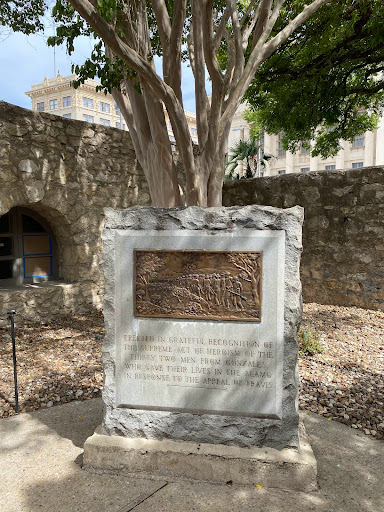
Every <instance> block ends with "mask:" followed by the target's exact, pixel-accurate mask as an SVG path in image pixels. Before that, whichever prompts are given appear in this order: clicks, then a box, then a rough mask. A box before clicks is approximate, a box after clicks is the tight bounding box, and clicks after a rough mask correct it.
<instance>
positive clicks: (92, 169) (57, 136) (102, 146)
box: [0, 102, 149, 313]
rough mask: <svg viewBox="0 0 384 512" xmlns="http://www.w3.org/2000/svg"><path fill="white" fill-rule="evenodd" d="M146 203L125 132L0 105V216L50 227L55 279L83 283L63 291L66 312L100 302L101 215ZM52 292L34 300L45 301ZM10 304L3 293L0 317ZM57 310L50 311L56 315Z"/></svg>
mask: <svg viewBox="0 0 384 512" xmlns="http://www.w3.org/2000/svg"><path fill="white" fill-rule="evenodd" d="M148 203H149V193H148V188H147V185H146V182H145V179H144V176H143V172H142V170H141V168H139V167H138V164H137V162H136V159H135V155H134V151H133V147H132V143H131V139H130V137H129V134H128V133H127V132H123V131H120V130H118V129H113V128H106V127H104V126H99V125H95V124H88V123H84V122H81V121H75V120H70V119H64V118H61V117H58V116H53V115H50V114H45V113H36V112H32V111H30V110H26V109H23V108H20V107H16V106H14V105H10V104H8V103H4V102H0V215H3V214H4V213H6V212H7V211H9V210H10V209H11V208H12V207H14V206H23V207H27V208H29V209H30V210H33V211H35V212H38V213H39V214H40V215H41V216H43V217H44V218H45V219H46V220H47V221H48V222H49V224H50V226H51V228H52V229H53V232H54V234H55V237H56V241H57V246H58V252H59V254H58V263H59V265H58V266H59V279H60V280H61V281H64V282H68V283H81V286H80V287H78V286H77V287H75V288H73V292H71V293H69V292H68V293H69V295H70V296H71V297H72V298H71V300H70V302H71V303H72V305H73V307H72V309H74V310H76V302H77V303H78V304H82V307H81V310H84V309H86V307H87V306H88V309H89V306H91V305H96V306H97V305H100V303H101V300H102V297H101V295H100V293H101V290H102V285H103V278H102V272H101V269H100V266H99V265H100V258H101V245H102V244H101V238H100V235H101V230H102V227H103V219H104V214H103V209H104V208H106V207H110V208H126V207H128V206H132V205H134V204H141V205H146V204H148ZM51 291H52V290H51ZM51 291H47V290H43V291H42V292H40V293H39V297H41V300H42V301H43V302H44V300H43V298H44V297H46V296H48V295H49V294H50V293H51ZM68 293H67V295H68ZM47 294H48V295H47ZM61 295H63V293H61V292H60V296H61ZM64 295H65V294H64ZM64 295H63V296H64ZM73 297H74V299H73ZM76 297H77V300H76ZM10 298H12V296H8V295H4V294H3V299H0V311H1V310H2V308H6V307H8V306H7V304H8V302H9V300H10ZM4 300H5V301H6V303H3V304H2V303H1V302H4ZM40 302H41V301H39V303H40ZM67 302H68V301H67ZM60 304H62V301H61V300H58V307H57V308H55V307H54V305H53V306H52V307H53V309H57V310H60V308H61V306H60ZM10 306H12V304H10ZM36 309H37V307H36ZM29 312H30V313H31V312H32V311H31V308H29ZM53 312H55V311H53Z"/></svg>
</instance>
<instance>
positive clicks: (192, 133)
mask: <svg viewBox="0 0 384 512" xmlns="http://www.w3.org/2000/svg"><path fill="white" fill-rule="evenodd" d="M191 135H193V136H194V137H196V136H197V130H196V128H191Z"/></svg>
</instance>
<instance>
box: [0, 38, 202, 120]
mask: <svg viewBox="0 0 384 512" xmlns="http://www.w3.org/2000/svg"><path fill="white" fill-rule="evenodd" d="M49 35H53V30H52V29H48V31H47V34H45V35H43V34H36V35H32V36H24V35H23V34H15V33H11V34H10V35H9V36H8V37H5V36H4V34H1V33H0V99H1V100H4V101H7V102H8V103H13V104H15V105H19V106H20V107H25V108H31V100H30V98H29V97H28V96H26V95H25V92H26V91H29V90H30V89H31V85H32V84H36V83H39V82H42V81H43V80H44V77H48V78H52V77H53V76H54V50H53V48H51V47H48V46H47V43H46V39H47V37H48V36H49ZM78 41H79V42H78V44H77V46H76V50H75V52H74V53H73V54H72V55H71V56H68V55H67V54H66V51H65V48H64V47H60V48H56V73H57V72H58V71H60V74H61V75H62V76H66V75H70V74H71V65H72V63H74V64H81V63H82V62H83V61H84V60H85V58H86V57H87V56H89V54H90V52H91V49H92V43H91V42H90V40H88V39H87V38H82V39H81V40H78ZM182 88H183V97H184V108H185V110H189V111H191V112H195V100H194V83H193V76H192V72H191V70H190V68H187V67H186V66H185V67H184V68H183V82H182Z"/></svg>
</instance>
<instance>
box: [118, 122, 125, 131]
mask: <svg viewBox="0 0 384 512" xmlns="http://www.w3.org/2000/svg"><path fill="white" fill-rule="evenodd" d="M116 128H120V130H125V124H124V123H119V122H118V121H116Z"/></svg>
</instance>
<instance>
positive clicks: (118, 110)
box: [113, 102, 120, 116]
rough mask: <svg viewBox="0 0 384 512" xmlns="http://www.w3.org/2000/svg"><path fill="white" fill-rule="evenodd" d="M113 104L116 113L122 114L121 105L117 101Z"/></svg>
mask: <svg viewBox="0 0 384 512" xmlns="http://www.w3.org/2000/svg"><path fill="white" fill-rule="evenodd" d="M113 106H114V107H115V114H116V115H117V116H119V115H120V108H119V105H118V104H117V103H116V102H115V103H114V104H113Z"/></svg>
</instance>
